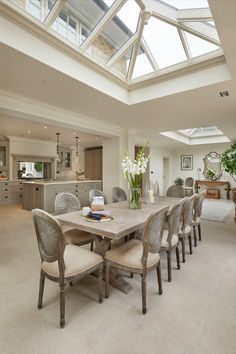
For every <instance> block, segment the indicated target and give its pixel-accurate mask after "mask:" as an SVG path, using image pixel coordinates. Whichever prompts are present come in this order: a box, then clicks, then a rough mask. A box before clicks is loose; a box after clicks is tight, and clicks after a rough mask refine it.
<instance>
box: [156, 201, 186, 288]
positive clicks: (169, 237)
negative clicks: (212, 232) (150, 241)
mask: <svg viewBox="0 0 236 354" xmlns="http://www.w3.org/2000/svg"><path fill="white" fill-rule="evenodd" d="M184 202H185V199H182V200H180V201H179V202H178V203H176V204H175V205H174V206H173V207H172V208H171V210H170V213H169V215H168V219H167V225H168V230H166V229H165V230H164V232H163V238H162V242H161V250H164V251H166V253H167V268H168V281H169V282H170V281H171V252H172V250H173V249H175V251H176V260H177V268H178V269H180V260H179V247H178V246H179V238H178V233H179V229H180V223H181V214H182V210H183V206H184ZM165 225H166V224H165Z"/></svg>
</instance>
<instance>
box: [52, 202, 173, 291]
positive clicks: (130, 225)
mask: <svg viewBox="0 0 236 354" xmlns="http://www.w3.org/2000/svg"><path fill="white" fill-rule="evenodd" d="M178 201H179V198H173V197H160V198H159V200H158V203H157V204H146V203H145V202H142V207H141V209H137V210H133V209H128V202H127V201H123V202H118V203H113V204H107V205H105V209H109V210H112V212H113V215H114V219H113V220H111V221H107V222H91V221H88V220H87V219H86V218H85V217H84V216H83V215H82V211H81V210H79V211H75V212H71V213H67V214H61V215H58V216H56V218H57V220H58V221H59V222H60V224H61V225H62V227H63V226H67V227H68V226H69V227H71V228H74V229H79V230H82V231H86V232H89V233H91V234H93V235H94V239H95V244H96V250H95V251H96V252H97V253H99V254H100V255H101V256H102V257H104V256H105V254H106V252H107V250H108V248H109V244H110V241H111V240H115V241H118V240H121V239H122V238H124V237H125V236H127V235H130V234H132V233H134V232H136V231H138V230H141V229H143V227H144V225H145V222H146V221H147V219H148V217H149V215H151V213H152V212H153V211H154V210H156V211H158V210H160V209H161V208H162V207H163V206H168V207H169V209H171V207H172V206H173V205H174V204H175V203H177V202H178ZM110 283H111V285H112V286H114V287H115V288H117V289H119V290H120V291H123V292H125V293H128V292H129V290H130V289H131V286H130V285H129V283H127V282H126V281H125V279H124V278H123V276H122V275H121V274H120V273H119V272H118V271H117V270H115V269H114V268H112V269H111V274H110Z"/></svg>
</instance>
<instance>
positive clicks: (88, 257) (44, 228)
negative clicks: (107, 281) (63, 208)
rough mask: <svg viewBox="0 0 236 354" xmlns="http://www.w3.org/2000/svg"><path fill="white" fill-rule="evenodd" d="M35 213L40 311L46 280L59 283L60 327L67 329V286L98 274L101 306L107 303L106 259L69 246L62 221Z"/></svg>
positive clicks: (38, 212) (48, 215)
mask: <svg viewBox="0 0 236 354" xmlns="http://www.w3.org/2000/svg"><path fill="white" fill-rule="evenodd" d="M32 214H33V220H34V226H35V231H36V235H37V241H38V247H39V253H40V257H41V272H40V283H39V298H38V309H41V308H42V300H43V290H44V282H45V277H46V278H48V279H49V280H52V281H55V282H57V283H59V287H60V326H61V328H63V327H64V326H65V290H66V289H65V287H66V283H70V282H72V281H77V280H78V279H80V278H81V277H83V276H85V275H87V274H90V273H93V272H94V271H98V288H99V303H101V302H102V301H103V290H102V270H103V258H102V257H101V256H100V255H98V254H96V253H93V252H91V251H89V250H87V249H85V248H82V247H77V246H75V245H66V244H65V238H64V234H63V231H62V228H61V226H60V224H59V222H58V221H57V219H56V218H55V217H53V216H52V215H50V214H49V213H47V212H46V211H44V210H40V209H34V210H32Z"/></svg>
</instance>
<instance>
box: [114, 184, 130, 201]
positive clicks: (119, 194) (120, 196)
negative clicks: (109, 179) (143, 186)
mask: <svg viewBox="0 0 236 354" xmlns="http://www.w3.org/2000/svg"><path fill="white" fill-rule="evenodd" d="M124 200H127V194H126V193H125V191H124V190H123V189H121V188H119V187H113V188H112V203H117V202H122V201H124Z"/></svg>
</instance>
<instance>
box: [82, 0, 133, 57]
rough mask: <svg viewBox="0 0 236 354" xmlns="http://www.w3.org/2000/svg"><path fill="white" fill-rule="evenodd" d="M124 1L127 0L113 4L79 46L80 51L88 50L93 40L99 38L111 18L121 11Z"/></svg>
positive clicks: (120, 0) (119, 0)
mask: <svg viewBox="0 0 236 354" xmlns="http://www.w3.org/2000/svg"><path fill="white" fill-rule="evenodd" d="M126 1H127V0H116V1H115V2H114V4H113V5H112V6H111V7H110V9H109V10H108V11H107V13H106V14H105V15H104V16H103V18H102V19H101V20H100V22H98V24H97V26H96V27H95V28H94V30H93V31H92V32H91V33H90V34H89V36H88V37H87V38H86V39H85V41H84V42H83V44H82V45H81V47H80V48H81V49H82V51H85V50H86V49H88V47H89V46H90V45H91V44H92V43H93V42H94V40H95V38H96V37H97V36H99V34H100V33H101V32H102V31H103V30H104V28H105V27H106V25H107V24H108V23H109V22H110V21H111V20H112V19H113V17H114V16H115V15H116V14H117V12H118V11H119V10H120V9H121V7H122V6H123V5H124V4H125V2H126Z"/></svg>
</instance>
